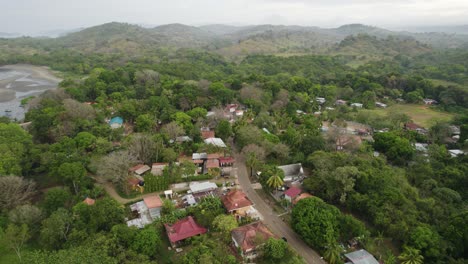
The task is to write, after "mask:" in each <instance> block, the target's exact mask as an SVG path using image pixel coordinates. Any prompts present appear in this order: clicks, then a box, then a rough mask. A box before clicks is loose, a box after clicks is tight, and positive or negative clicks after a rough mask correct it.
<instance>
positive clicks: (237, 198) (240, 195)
mask: <svg viewBox="0 0 468 264" xmlns="http://www.w3.org/2000/svg"><path fill="white" fill-rule="evenodd" d="M222 201H223V204H224V207H226V209H227V210H228V211H233V210H236V209H239V208H243V207H247V206H250V205H252V202H251V201H250V200H249V198H248V197H247V195H245V193H244V192H243V191H241V190H237V189H235V190H232V191H230V192H229V193H227V194H226V195H225V196H223V197H222Z"/></svg>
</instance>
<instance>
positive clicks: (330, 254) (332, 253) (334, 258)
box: [323, 243, 341, 264]
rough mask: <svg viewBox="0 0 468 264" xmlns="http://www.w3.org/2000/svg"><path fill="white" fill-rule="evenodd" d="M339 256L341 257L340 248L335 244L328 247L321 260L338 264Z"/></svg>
mask: <svg viewBox="0 0 468 264" xmlns="http://www.w3.org/2000/svg"><path fill="white" fill-rule="evenodd" d="M340 256H341V248H340V246H339V245H338V244H336V243H334V244H330V245H328V246H327V249H326V250H325V252H324V253H323V258H325V259H326V260H327V261H328V263H330V264H336V263H339V261H340Z"/></svg>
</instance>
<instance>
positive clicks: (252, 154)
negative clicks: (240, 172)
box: [242, 144, 266, 176]
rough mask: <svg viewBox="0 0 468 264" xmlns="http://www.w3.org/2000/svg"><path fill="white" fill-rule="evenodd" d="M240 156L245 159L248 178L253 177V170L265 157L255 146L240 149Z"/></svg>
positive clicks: (261, 150) (260, 149)
mask: <svg viewBox="0 0 468 264" xmlns="http://www.w3.org/2000/svg"><path fill="white" fill-rule="evenodd" d="M242 155H243V156H244V157H245V163H246V165H247V166H248V167H250V176H252V175H253V170H254V169H256V168H257V167H258V165H260V163H262V162H263V161H265V157H266V155H265V150H264V149H263V148H262V147H260V146H258V145H256V144H250V145H247V146H245V147H244V148H243V149H242Z"/></svg>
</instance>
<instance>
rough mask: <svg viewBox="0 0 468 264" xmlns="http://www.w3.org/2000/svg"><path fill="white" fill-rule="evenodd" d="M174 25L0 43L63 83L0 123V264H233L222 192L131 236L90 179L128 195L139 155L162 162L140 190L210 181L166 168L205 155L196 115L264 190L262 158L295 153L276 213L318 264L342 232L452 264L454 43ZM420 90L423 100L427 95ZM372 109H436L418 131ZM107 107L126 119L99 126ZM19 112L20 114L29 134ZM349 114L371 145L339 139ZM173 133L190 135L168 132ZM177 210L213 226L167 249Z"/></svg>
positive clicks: (463, 226)
mask: <svg viewBox="0 0 468 264" xmlns="http://www.w3.org/2000/svg"><path fill="white" fill-rule="evenodd" d="M355 27H356V26H355ZM176 29H177V34H175V33H174V34H172V35H171V34H169V33H167V32H170V31H171V29H167V28H157V30H156V29H155V30H153V32H152V33H151V34H148V32H146V31H143V30H142V29H141V28H139V27H137V26H132V25H126V24H117V23H112V24H107V25H104V26H101V28H99V27H96V28H91V29H86V30H84V31H82V32H77V33H73V34H71V35H69V36H66V37H62V38H58V39H34V38H18V39H0V65H8V64H17V63H22V64H34V65H44V66H49V67H50V68H51V69H53V70H55V71H58V72H60V74H61V75H62V76H63V77H64V80H63V81H62V82H61V83H60V89H58V90H54V91H48V92H45V93H44V94H42V95H40V96H38V97H36V98H31V99H30V100H29V102H28V104H27V106H26V107H27V109H28V112H27V113H26V117H25V120H22V121H17V120H9V119H8V118H6V117H2V118H0V149H1V151H0V175H1V176H0V234H1V236H0V237H1V240H2V241H1V247H0V262H1V263H22V262H24V263H238V262H239V259H238V258H236V257H234V254H233V252H232V249H231V247H230V243H229V241H230V236H229V234H230V233H229V232H230V230H232V229H233V228H235V227H237V226H238V225H242V224H245V223H237V222H236V221H232V219H230V218H226V217H225V215H224V209H223V208H222V204H221V201H220V199H219V198H209V199H208V198H207V199H204V200H203V201H202V202H201V203H199V204H198V205H196V206H195V207H190V208H189V209H187V210H178V209H176V208H174V206H173V205H172V203H171V202H170V200H168V202H165V203H164V207H163V215H162V217H161V218H160V219H159V220H158V221H156V222H154V223H153V224H151V225H149V226H147V227H145V228H144V229H140V230H138V229H134V228H129V227H127V225H126V224H125V218H126V217H127V216H128V214H129V212H128V208H127V207H125V206H123V205H122V204H120V203H119V202H118V201H116V200H114V199H112V198H110V197H109V196H108V195H107V194H106V190H105V189H104V186H103V185H102V184H101V183H102V182H110V183H112V184H111V185H112V186H115V188H116V189H117V191H118V193H119V194H120V195H121V196H123V197H127V198H132V197H135V195H136V194H135V193H134V192H132V191H130V190H128V188H127V186H126V177H127V176H128V175H127V173H128V168H130V167H132V166H134V165H135V164H137V163H138V162H142V163H145V164H152V163H156V162H165V163H169V164H170V165H169V169H168V170H165V172H164V175H163V176H161V177H159V178H158V177H153V178H151V177H149V176H147V177H149V178H148V180H147V186H148V191H153V192H154V191H163V190H166V189H167V188H168V187H169V184H172V183H180V182H184V181H188V179H193V180H203V179H204V178H202V177H206V179H212V178H213V175H211V176H209V175H208V176H207V175H204V176H193V178H184V177H183V175H185V174H186V172H187V171H191V170H192V171H193V168H192V167H193V165H192V164H191V163H188V164H185V163H181V164H178V163H177V164H178V165H176V162H177V161H178V158H179V157H180V156H181V155H182V154H188V155H191V153H193V152H201V151H206V152H209V151H211V150H212V149H210V148H212V146H207V145H206V144H204V142H203V139H202V138H201V135H200V129H201V128H202V127H211V128H212V129H213V130H215V132H216V135H217V136H218V137H220V138H222V139H223V140H224V141H225V142H228V143H229V144H228V145H229V146H228V148H229V150H228V151H229V152H232V153H240V154H241V155H243V156H244V157H245V158H246V165H247V166H248V167H249V168H250V170H251V171H262V172H263V173H262V174H261V175H260V176H259V179H258V180H259V182H260V183H261V185H262V186H263V188H264V189H265V190H267V191H271V192H272V193H274V192H275V190H276V189H278V187H280V186H281V185H282V184H280V185H279V186H277V184H275V183H272V182H273V181H272V178H273V179H274V177H276V176H278V177H280V178H283V177H284V175H281V173H279V172H278V170H277V169H276V168H277V166H278V165H284V164H291V163H302V165H303V166H304V167H305V168H306V171H307V172H308V174H309V177H307V178H306V179H305V180H304V182H303V188H304V190H306V191H307V192H308V193H310V194H311V195H313V196H314V197H312V198H307V199H304V200H301V201H300V202H298V203H297V204H296V206H295V207H293V209H292V212H291V214H290V218H291V221H290V224H291V226H292V228H293V229H294V230H295V231H296V232H297V233H298V234H299V235H300V236H301V237H302V238H303V239H304V241H305V242H306V243H307V244H309V245H310V246H311V247H312V248H314V249H315V250H317V251H318V252H319V253H321V255H323V256H324V257H325V259H326V260H327V261H328V262H329V263H342V258H341V253H343V252H342V248H341V245H343V244H345V243H347V242H348V241H349V240H351V239H357V240H358V241H359V243H360V244H361V245H362V247H363V248H366V249H367V250H368V251H369V252H371V253H372V254H373V255H374V256H376V258H379V260H382V261H383V262H384V263H399V262H401V263H453V264H458V263H460V264H461V263H466V261H467V260H468V255H467V254H468V249H467V248H466V247H467V245H468V211H467V201H468V155H459V156H456V157H453V156H452V155H451V154H450V152H449V150H453V149H457V150H465V151H466V150H467V148H468V143H467V140H468V49H466V48H464V47H463V44H460V45H459V46H458V47H456V48H453V49H446V48H445V47H438V46H436V45H435V44H434V43H436V42H435V41H434V42H433V43H423V42H422V41H423V39H424V37H422V36H419V39H417V38H413V37H414V36H407V35H405V36H401V35H397V34H394V33H389V32H383V31H380V30H377V29H375V28H370V29H366V30H363V29H362V28H359V30H357V31H358V32H355V31H354V30H356V29H355V28H354V30H351V29H353V27H351V28H340V29H336V30H335V31H334V33H333V34H334V35H330V34H331V33H327V34H329V35H327V36H329V37H330V36H334V39H333V41H332V42H330V43H327V44H326V45H324V47H320V48H317V47H315V48H311V45H315V44H316V43H315V42H317V41H318V40H320V38H318V37H317V36H315V35H314V36H315V38H314V39H312V40H310V42H311V43H309V42H307V45H309V47H308V48H307V49H305V48H304V46H302V47H298V46H297V45H296V46H294V45H295V44H294V43H297V42H299V43H302V42H301V40H300V39H299V40H297V38H296V37H295V36H297V35H300V32H302V31H291V32H289V33H288V34H290V35H288V36H290V38H288V36H285V34H286V33H285V32H287V31H288V29H271V28H268V27H267V28H265V29H263V28H262V29H259V28H256V29H251V28H247V29H242V30H240V31H238V32H235V33H225V34H227V36H229V37H220V36H219V35H216V34H214V33H210V34H208V33H206V30H207V29H206V28H205V29H204V30H205V31H202V30H201V29H199V28H195V29H191V30H188V29H186V28H184V27H182V26H180V25H178V26H177V27H176ZM212 30H214V29H212ZM249 30H250V33H249V32H247V31H249ZM302 30H303V29H302ZM347 30H349V31H352V32H351V33H350V34H349V35H347V34H348V31H347ZM377 31H378V34H376V33H375V32H377ZM194 32H195V33H194ZM259 32H260V33H259ZM298 32H299V33H298ZM254 33H255V34H254ZM312 33H313V32H309V34H311V35H313V34H312ZM168 34H169V35H170V36H171V38H168V37H167V35H168ZM314 34H316V32H315V33H314ZM286 35H287V34H286ZM161 36H165V37H164V38H163V37H161ZM181 36H182V37H183V36H187V39H188V41H181V40H180V38H181ZM238 38H243V39H242V41H240V40H238ZM285 38H286V39H288V40H289V42H288V43H285V42H284V39H285ZM330 38H331V37H330ZM174 39H175V40H178V41H175V40H174ZM233 40H235V41H234V43H235V42H236V41H237V44H236V45H241V44H242V43H241V42H246V41H257V42H258V43H263V42H265V41H266V42H268V43H270V44H271V46H274V48H271V49H269V50H262V51H258V50H253V52H244V53H243V54H241V55H239V54H238V53H237V52H229V53H226V54H224V53H223V51H224V52H225V51H226V49H228V48H229V49H230V50H231V51H232V50H234V49H237V48H238V47H235V48H233V47H232V46H229V45H232V41H233ZM174 41H175V42H174ZM291 42H294V43H291ZM312 42H313V43H312ZM174 43H175V44H174ZM188 43H189V44H190V45H188ZM314 43H315V44H314ZM244 44H245V43H244ZM171 45H173V47H170V46H171ZM249 45H250V44H249ZM317 45H318V44H317ZM248 47H249V46H248V45H244V46H241V48H248ZM285 47H287V48H285ZM289 48H291V49H290V50H288V49H289ZM288 51H289V52H290V54H287V55H285V53H288ZM298 51H300V53H301V54H295V53H299V52H298ZM316 98H323V99H324V103H320V102H318V101H317V100H316ZM428 98H430V99H432V100H435V101H437V102H438V103H437V104H435V105H432V106H425V105H424V101H423V100H424V99H428ZM336 100H344V101H347V102H349V103H361V104H362V108H361V107H359V108H358V107H353V106H351V105H350V104H349V103H348V104H345V105H335V101H336ZM233 103H235V104H239V105H242V106H244V107H245V109H246V113H245V114H244V116H243V117H242V118H239V119H237V120H235V122H228V121H227V120H224V119H223V118H222V115H223V114H222V110H223V108H224V107H225V106H226V105H228V104H233ZM376 103H383V104H385V105H388V107H389V109H390V108H391V107H395V108H392V109H397V108H398V107H399V106H400V105H410V106H411V107H415V108H414V109H416V108H421V107H427V108H424V109H425V110H424V111H426V112H425V113H426V114H427V113H443V114H446V115H447V116H450V118H449V119H444V120H429V121H428V122H429V123H430V125H429V126H425V130H427V131H426V133H418V132H415V131H411V130H408V129H405V126H404V124H406V123H411V122H417V121H418V120H415V118H414V117H413V115H412V114H413V113H411V112H407V113H402V112H392V111H387V112H384V113H380V112H378V111H383V110H382V109H380V108H379V107H378V106H376ZM208 112H213V113H214V114H213V115H211V116H210V115H207V114H208ZM377 113H380V115H378V114H377ZM114 116H119V117H122V118H123V120H124V122H125V126H123V127H122V128H119V129H111V127H110V126H109V124H108V120H109V119H110V118H112V117H114ZM23 121H24V122H31V123H30V125H29V127H28V128H27V129H26V130H25V129H23V128H22V127H20V125H19V123H22V122H23ZM349 122H355V123H359V124H362V125H365V126H368V127H371V128H373V131H372V132H371V134H372V140H362V142H352V143H350V144H342V145H343V146H342V145H341V138H342V137H343V136H344V134H343V132H342V131H343V129H344V130H346V128H347V126H348V124H349ZM325 124H329V126H328V127H329V128H330V131H328V133H324V132H323V129H322V128H323V127H325ZM451 127H458V128H459V130H460V133H459V137H458V138H457V140H447V139H451V137H452V134H451ZM265 130H266V131H268V132H265ZM377 130H382V132H376V131H377ZM369 132H370V131H369ZM179 136H189V137H190V138H191V139H193V140H192V141H190V142H183V143H174V140H175V139H176V138H177V137H179ZM416 143H418V144H427V149H426V150H425V151H420V150H418V149H417V148H415V144H416ZM280 181H281V182H282V179H280ZM150 182H152V183H150ZM149 186H152V187H149ZM132 195H133V196H132ZM86 197H91V198H93V199H96V203H95V205H94V206H88V205H86V204H85V203H83V202H82V201H83V200H84V199H85V198H86ZM188 215H192V216H194V217H195V218H196V219H197V220H198V222H199V223H200V224H202V225H203V226H205V227H209V229H210V233H209V234H206V235H202V236H200V237H197V238H194V239H192V240H190V241H188V242H187V244H186V245H185V246H187V247H188V248H187V249H186V250H185V251H184V252H183V253H181V254H179V255H175V256H174V252H168V251H167V241H165V240H167V238H166V237H165V236H166V234H165V232H164V224H166V223H174V222H175V221H176V220H178V219H181V218H183V217H185V216H188ZM265 245H266V246H265V247H264V253H263V254H262V256H261V259H260V263H301V261H302V260H301V259H300V257H298V256H297V255H296V253H295V252H294V250H293V249H291V248H290V247H289V246H288V245H287V243H283V240H281V239H272V240H269V241H268V242H266V243H265ZM422 259H423V260H422ZM407 261H415V262H407ZM417 261H419V262H417Z"/></svg>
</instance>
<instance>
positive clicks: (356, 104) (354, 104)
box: [351, 103, 362, 108]
mask: <svg viewBox="0 0 468 264" xmlns="http://www.w3.org/2000/svg"><path fill="white" fill-rule="evenodd" d="M351 107H356V108H362V104H361V103H352V104H351Z"/></svg>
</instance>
